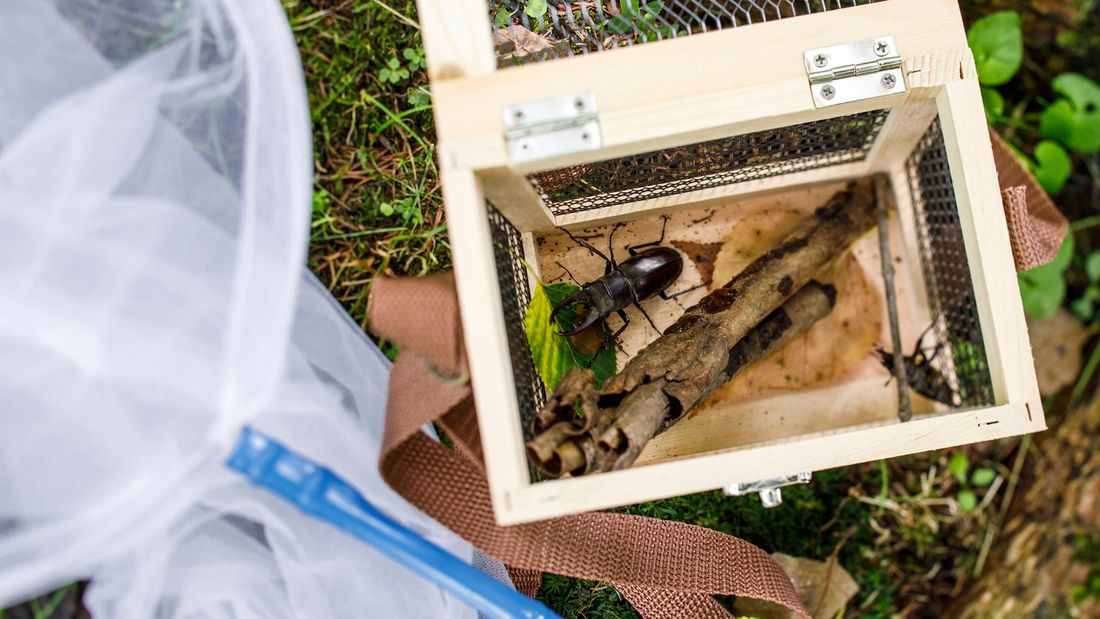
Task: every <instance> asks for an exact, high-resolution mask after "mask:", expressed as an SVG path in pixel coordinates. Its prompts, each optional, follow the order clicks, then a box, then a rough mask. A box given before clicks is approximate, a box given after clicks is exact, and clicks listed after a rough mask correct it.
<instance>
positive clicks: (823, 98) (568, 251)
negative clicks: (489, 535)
mask: <svg viewBox="0 0 1100 619" xmlns="http://www.w3.org/2000/svg"><path fill="white" fill-rule="evenodd" d="M500 4H501V3H499V2H494V3H492V5H491V6H489V5H487V4H486V2H485V0H420V2H419V9H420V21H421V25H422V32H423V37H424V44H425V48H426V52H427V56H428V64H429V73H430V76H431V80H432V84H431V90H432V98H433V101H434V107H435V115H436V121H437V132H438V137H439V143H438V144H439V145H438V154H439V162H440V172H441V177H442V183H443V194H444V199H445V202H446V209H447V221H448V225H449V227H450V238H451V243H452V249H453V253H454V265H455V275H456V278H457V283H458V290H459V296H460V302H461V308H462V314H463V320H464V329H465V337H466V344H467V350H468V355H469V360H470V366H471V374H472V381H473V388H474V395H475V398H476V403H477V408H478V415H479V421H480V426H481V434H482V439H483V443H484V450H485V462H486V468H487V471H488V476H489V482H490V485H491V488H492V495H493V504H494V508H495V511H496V517H497V520H498V521H499V522H500V523H502V524H511V523H520V522H527V521H532V520H537V519H542V518H548V517H553V516H558V515H562V514H568V513H574V512H580V511H585V510H594V509H602V508H609V507H615V506H621V505H626V504H632V503H637V502H641V501H648V500H653V499H660V498H664V497H669V496H674V495H682V494H687V493H693V492H700V491H704V490H711V489H715V488H721V487H725V486H727V485H729V484H731V483H735V482H737V483H748V482H755V481H758V480H766V479H772V478H779V477H783V476H789V475H795V474H798V473H803V472H812V471H819V470H822V469H827V468H831V467H837V466H843V465H850V464H855V463H860V462H867V461H871V460H875V459H880V458H889V457H894V456H900V455H903V454H909V453H914V452H919V451H925V450H932V449H941V448H946V447H951V446H955V445H961V444H966V443H972V442H976V441H985V440H989V439H995V438H1000V437H1006V436H1011V435H1018V434H1023V433H1030V432H1035V431H1038V430H1042V429H1043V428H1044V427H1045V424H1044V419H1043V410H1042V405H1041V402H1040V398H1039V393H1038V389H1037V385H1036V380H1035V372H1034V369H1033V367H1032V358H1031V352H1030V346H1029V343H1028V336H1027V330H1026V325H1025V322H1024V316H1023V310H1022V306H1021V302H1020V296H1019V292H1018V289H1017V284H1016V274H1015V270H1014V268H1013V260H1012V255H1011V249H1010V246H1009V239H1008V232H1007V228H1006V224H1005V216H1004V212H1003V210H1002V203H1001V198H1000V192H999V188H998V183H997V174H996V170H995V169H994V163H993V156H992V153H991V149H990V141H989V135H988V134H987V127H986V122H985V117H984V113H983V107H982V101H981V96H980V92H979V87H978V80H977V78H976V76H975V71H974V63H973V58H972V56H971V53H970V50H969V48H968V47H967V41H966V36H965V32H964V29H963V24H962V20H961V18H960V15H959V10H958V7H957V5H956V4H955V2H954V1H953V0H919V1H918V0H886V1H882V2H872V3H867V2H834V1H833V0H808V1H803V0H780V1H778V2H763V1H741V2H732V1H730V2H724V1H719V0H711V1H709V2H696V1H688V0H664V1H663V2H661V3H630V2H624V1H623V0H619V2H617V3H616V2H606V1H605V2H594V1H590V0H589V1H586V0H579V1H574V2H570V3H558V2H556V1H554V0H551V2H550V3H549V4H550V5H551V7H554V6H555V5H557V6H558V8H551V9H550V13H547V15H545V16H543V17H542V18H541V20H542V24H541V26H540V25H539V24H538V23H536V22H538V21H539V20H536V19H531V18H528V17H522V5H523V3H522V2H505V3H504V4H505V5H506V7H511V8H512V9H515V11H514V12H513V13H512V14H511V15H512V16H511V18H510V19H511V22H512V23H517V22H521V25H525V26H528V27H529V28H530V29H532V30H537V31H540V32H548V33H550V36H549V37H548V38H547V39H546V40H545V41H544V42H541V43H539V44H538V45H536V46H534V47H533V48H532V49H534V51H530V50H527V48H526V47H524V45H523V42H522V41H520V42H519V43H517V44H516V46H517V47H518V51H516V52H515V53H511V54H510V58H508V59H505V60H501V59H499V58H498V55H499V54H500V53H501V50H507V49H508V47H507V45H508V44H507V41H505V39H507V38H509V37H511V38H512V39H515V38H516V37H518V36H520V35H522V34H524V33H523V32H522V31H519V30H518V29H513V30H512V31H510V32H506V33H504V34H507V35H508V36H504V34H502V33H497V34H496V37H497V39H496V41H497V43H501V42H502V41H504V43H505V44H504V45H498V46H497V47H496V48H494V29H499V28H500V26H499V24H501V23H506V22H507V20H508V19H509V17H508V15H507V14H505V15H504V16H503V17H502V16H501V15H500V11H499V10H498V7H499V6H500ZM849 5H851V6H849ZM632 6H641V7H642V13H644V14H636V15H631V14H629V11H628V12H627V13H623V12H617V11H616V10H615V9H614V7H618V9H619V10H620V11H621V10H622V9H623V8H624V7H626V8H630V7H632ZM728 7H735V8H728ZM746 7H747V8H746ZM491 11H493V15H495V16H496V17H495V23H494V21H493V18H491V16H490V13H491ZM673 35H675V36H673ZM525 50H527V51H525ZM868 50H870V52H868ZM528 51H530V53H528ZM597 52H598V53H597ZM868 53H871V54H873V55H874V56H880V57H882V60H881V61H876V60H873V58H874V56H870V58H872V61H870V62H868V60H867V58H868V56H867V54H868ZM501 65H515V66H501ZM833 69H835V72H833V73H830V71H831V70H833ZM887 74H890V75H891V76H893V77H886V75H887ZM830 88H831V89H832V90H831V92H830V91H829V89H830ZM876 89H880V91H876ZM528 121H530V122H528ZM879 172H882V173H886V174H887V175H889V178H890V180H891V186H892V192H893V202H894V204H895V206H896V211H895V213H896V214H895V215H893V216H892V217H891V220H890V221H891V224H890V237H891V239H892V248H893V249H892V251H893V253H894V254H895V255H894V256H893V260H894V263H895V267H896V272H897V282H896V288H897V291H898V299H899V304H900V306H899V311H898V319H899V323H900V327H901V334H902V341H903V348H905V351H906V352H907V353H908V352H910V351H911V349H912V347H913V346H914V345H915V342H916V340H917V338H918V336H919V335H920V334H921V332H922V331H924V329H925V327H926V326H928V325H931V331H930V336H929V337H934V338H935V340H936V341H938V342H940V343H942V344H943V345H944V348H943V350H944V353H943V355H944V358H943V359H942V360H941V361H940V363H941V364H942V366H941V369H942V371H943V373H944V375H945V376H947V378H948V380H949V381H950V382H951V384H952V386H953V388H954V389H955V391H956V392H957V393H958V395H959V402H958V405H954V406H948V405H944V404H940V403H936V402H933V401H930V400H925V399H921V398H919V397H918V398H916V400H915V404H914V407H915V412H916V415H915V416H914V418H913V420H912V421H909V422H907V423H901V422H899V421H898V419H897V398H898V395H897V390H896V387H895V386H894V385H892V384H891V385H888V384H886V383H887V379H888V378H889V374H888V373H887V372H886V371H885V370H884V369H883V368H882V367H881V366H880V365H878V362H877V360H876V359H875V358H874V355H873V353H872V347H873V344H876V343H877V344H879V345H883V346H885V347H886V348H890V339H889V331H888V328H887V326H886V325H887V320H886V314H885V312H884V310H883V309H882V303H881V300H878V301H875V302H873V303H870V304H864V305H861V306H858V307H848V308H846V309H845V310H844V312H842V313H844V315H845V317H844V318H842V319H843V320H850V321H853V322H854V323H857V325H858V327H859V329H860V331H859V332H860V333H861V334H862V335H861V336H860V337H869V338H870V340H869V341H868V342H867V343H866V344H867V345H866V350H865V351H864V352H863V354H862V357H860V358H857V359H821V358H817V357H815V358H814V359H805V358H798V357H797V355H793V356H788V358H787V359H786V361H787V362H789V363H790V364H793V365H799V364H801V365H800V367H802V366H807V367H808V366H810V365H812V367H815V368H819V369H821V371H820V372H818V373H817V374H820V375H817V374H807V373H806V371H805V368H804V367H802V369H800V370H798V372H801V373H798V372H793V373H794V374H797V375H796V376H795V377H794V378H791V377H790V376H786V375H785V374H784V372H783V370H782V367H783V366H782V362H783V361H784V360H783V359H779V360H778V361H776V360H774V359H773V360H772V361H771V362H770V363H772V366H771V370H770V371H768V372H761V373H757V374H756V375H755V376H756V380H755V381H750V382H752V384H749V385H748V386H745V385H742V386H740V387H739V388H737V389H733V390H732V391H731V392H729V393H726V394H725V395H722V392H719V394H716V397H715V398H712V400H711V401H710V402H708V404H707V405H706V406H704V407H703V409H702V410H700V411H699V412H697V413H696V414H694V415H693V416H691V417H690V418H688V419H686V420H684V421H682V422H681V423H679V424H677V425H676V426H674V427H673V428H672V429H671V430H670V431H668V432H666V433H664V434H661V435H659V436H658V437H656V438H655V439H654V440H653V441H652V442H651V443H650V444H649V446H648V447H647V449H646V451H645V452H644V453H643V454H642V456H641V458H640V459H639V461H638V462H637V464H635V465H634V466H633V467H632V468H630V469H627V470H623V471H616V472H610V473H602V474H595V475H589V476H582V477H574V478H565V479H558V480H537V478H536V476H534V475H532V473H531V470H530V468H529V466H528V463H527V460H526V456H525V451H524V440H525V439H524V436H525V426H526V425H527V424H528V422H529V420H530V418H531V415H532V414H533V413H534V411H535V410H537V409H538V407H539V406H541V404H542V403H543V402H544V401H545V397H546V393H545V389H544V388H543V387H542V384H541V382H540V381H539V378H538V377H537V376H536V375H535V373H534V372H533V370H532V362H531V356H530V351H529V349H528V348H527V344H526V340H525V336H524V327H523V318H524V314H525V310H526V306H527V303H528V301H529V299H530V295H531V293H532V284H533V279H532V278H531V277H530V276H529V274H528V271H527V268H526V267H525V266H524V264H523V262H524V261H525V262H526V263H527V264H528V265H530V267H531V268H532V269H534V270H535V271H536V272H537V273H539V274H540V275H541V276H542V277H543V278H544V279H547V280H552V279H557V278H559V277H562V276H563V274H564V270H563V268H562V265H564V266H565V267H568V268H569V269H570V270H571V271H572V273H573V275H574V276H576V277H577V278H578V279H581V280H585V279H586V278H588V279H591V278H594V277H595V276H597V275H599V274H600V273H601V272H602V267H603V265H602V263H600V262H599V261H598V260H595V259H593V258H592V257H591V256H590V255H589V254H588V253H587V252H585V251H583V250H579V248H577V247H576V246H575V245H572V244H570V243H569V242H567V241H568V237H565V236H564V235H563V234H562V233H561V231H560V230H558V228H566V229H569V230H572V231H584V233H585V234H586V235H589V236H592V237H593V238H596V239H597V240H594V241H592V242H593V243H596V244H597V245H599V244H601V243H605V242H606V240H605V237H606V233H607V231H608V230H609V229H610V226H611V225H613V224H615V223H617V222H627V225H626V226H625V227H624V228H623V232H622V233H621V237H618V236H617V237H616V238H615V242H616V250H618V251H621V250H622V248H623V246H624V245H626V244H628V243H629V242H631V241H634V240H646V239H650V240H652V239H655V238H656V235H657V234H658V233H659V228H660V225H659V222H660V221H661V220H662V217H661V216H665V215H667V216H668V220H667V236H666V238H665V239H664V240H665V243H664V244H666V245H669V244H671V245H672V246H678V247H680V248H681V249H685V248H687V249H686V250H685V251H686V252H687V253H688V254H690V252H691V251H692V250H691V248H692V247H696V246H693V245H691V243H696V244H698V245H699V246H710V247H713V246H714V245H713V244H714V243H728V242H729V240H730V239H731V238H733V236H737V235H740V236H738V237H737V238H741V239H747V238H749V237H747V236H745V234H746V233H745V231H746V230H748V231H752V230H754V229H755V230H757V231H758V232H762V233H763V235H764V236H767V235H768V234H769V233H771V232H772V231H773V230H774V229H778V228H781V227H782V226H785V225H788V223H789V221H787V220H785V219H784V218H785V217H786V218H788V219H789V217H792V216H794V215H793V214H797V213H800V212H808V210H812V209H813V208H814V207H816V206H819V205H821V204H822V203H824V201H825V199H826V198H827V197H828V196H829V195H830V194H831V193H832V192H833V191H835V190H836V189H837V188H838V187H840V186H843V183H844V182H845V181H846V180H848V179H856V178H862V177H867V176H870V175H872V174H875V173H879ZM731 235H732V236H731ZM601 237H603V238H601ZM872 237H875V235H874V234H870V235H868V236H867V237H865V238H864V239H863V240H861V241H859V242H858V243H857V245H856V247H855V249H854V252H853V254H854V256H855V258H854V259H853V260H852V265H853V266H852V267H851V269H852V270H851V273H850V275H851V276H852V277H854V278H855V279H856V280H858V281H860V282H862V283H861V285H863V286H864V287H865V288H867V289H868V290H869V291H871V292H872V293H874V294H871V295H870V297H867V298H871V299H880V297H881V294H880V293H881V291H882V288H883V284H882V281H881V273H880V272H879V271H877V270H876V269H877V268H878V261H879V255H878V244H877V241H876V239H875V238H872ZM746 245H752V243H751V242H749V241H746ZM727 248H728V245H726V246H724V247H723V251H725V250H726V249H727ZM748 251H757V250H756V249H751V250H748ZM690 257H691V256H690V255H689V258H690ZM521 258H522V259H523V260H522V261H521V260H520V259H521ZM695 258H699V256H695ZM703 261H704V262H705V260H703ZM734 262H736V260H734ZM559 263H560V265H559ZM692 263H693V261H690V260H689V261H687V262H686V264H688V265H690V264H692ZM702 278H703V272H702V271H700V270H698V269H696V268H693V267H692V266H685V270H684V275H683V280H682V281H681V282H680V283H679V284H677V287H688V286H689V285H692V284H695V283H698V282H699V281H701V279H702ZM719 283H721V282H719ZM704 293H705V291H704V290H699V291H698V292H697V293H694V294H692V295H686V296H685V297H683V298H682V299H680V300H679V301H680V303H679V304H678V305H677V304H674V303H670V302H665V301H662V300H659V299H655V300H653V301H647V302H646V305H645V307H646V308H647V310H648V311H649V313H650V315H651V316H652V317H653V320H654V322H655V323H656V324H657V326H658V327H659V328H661V329H663V328H665V327H667V326H668V325H669V324H671V322H672V321H673V320H675V318H676V316H677V315H678V313H679V312H681V311H682V306H685V305H690V304H691V303H694V302H695V301H697V300H698V299H699V298H700V297H701V296H702V295H703V294H704ZM841 306H842V304H841V303H840V302H838V309H839V308H841ZM838 320H841V319H838ZM849 324H850V323H845V324H844V328H848V326H849ZM868 325H869V326H868ZM833 326H834V327H836V325H835V324H834V325H833ZM817 328H818V327H815V329H817ZM824 333H825V335H824V336H823V337H826V336H829V331H828V330H825V331H824ZM811 335H812V333H811ZM655 337H657V333H655V332H653V331H652V329H650V328H649V327H648V326H646V325H645V321H644V320H635V321H632V326H631V328H629V329H627V330H626V331H625V332H624V334H623V342H622V349H623V351H621V352H619V353H618V354H619V366H620V367H621V366H622V364H623V363H624V362H625V360H626V357H628V356H629V355H630V354H633V352H635V351H637V350H638V349H639V348H640V347H641V346H643V345H644V344H645V343H647V342H648V341H650V340H652V339H653V338H655ZM807 337H809V336H807ZM780 356H782V353H781V354H780ZM738 380H741V379H738ZM784 381H786V384H784ZM736 382H737V381H734V383H736ZM734 383H731V385H733V384H734ZM718 396H722V397H718Z"/></svg>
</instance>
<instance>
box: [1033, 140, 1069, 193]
mask: <svg viewBox="0 0 1100 619" xmlns="http://www.w3.org/2000/svg"><path fill="white" fill-rule="evenodd" d="M1028 167H1029V168H1031V173H1032V174H1034V175H1035V179H1036V180H1038V181H1039V184H1040V185H1042V186H1043V189H1044V190H1046V192H1047V193H1049V194H1056V193H1058V192H1060V191H1062V187H1064V186H1065V184H1066V181H1067V180H1069V174H1070V172H1071V171H1072V170H1073V160H1072V159H1070V157H1069V153H1067V152H1066V149H1064V148H1062V147H1061V146H1060V145H1059V144H1058V143H1057V142H1055V141H1053V140H1043V141H1042V142H1039V144H1038V145H1037V146H1036V147H1035V161H1033V162H1030V161H1029V162H1028Z"/></svg>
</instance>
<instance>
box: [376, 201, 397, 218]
mask: <svg viewBox="0 0 1100 619" xmlns="http://www.w3.org/2000/svg"><path fill="white" fill-rule="evenodd" d="M378 212H379V213H382V214H383V215H385V216H386V217H389V216H390V215H393V205H392V204H390V203H389V202H383V203H382V204H379V205H378Z"/></svg>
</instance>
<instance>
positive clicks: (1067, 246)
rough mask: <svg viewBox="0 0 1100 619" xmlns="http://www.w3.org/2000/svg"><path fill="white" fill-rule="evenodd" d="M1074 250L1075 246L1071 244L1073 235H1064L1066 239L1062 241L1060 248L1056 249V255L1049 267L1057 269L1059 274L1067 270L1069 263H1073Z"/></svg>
mask: <svg viewBox="0 0 1100 619" xmlns="http://www.w3.org/2000/svg"><path fill="white" fill-rule="evenodd" d="M1075 250H1076V246H1075V244H1074V242H1073V233H1072V232H1071V233H1069V234H1067V235H1066V239H1065V240H1064V241H1062V246H1061V247H1059V248H1058V254H1057V255H1055V256H1054V260H1051V261H1050V265H1052V266H1054V268H1056V269H1058V272H1059V273H1061V272H1063V271H1065V270H1066V269H1068V268H1069V265H1070V263H1072V262H1073V252H1074V251H1075Z"/></svg>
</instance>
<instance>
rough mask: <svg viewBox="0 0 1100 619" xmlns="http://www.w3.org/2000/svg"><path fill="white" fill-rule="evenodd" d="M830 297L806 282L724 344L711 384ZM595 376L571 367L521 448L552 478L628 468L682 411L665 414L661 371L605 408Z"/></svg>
mask: <svg viewBox="0 0 1100 619" xmlns="http://www.w3.org/2000/svg"><path fill="white" fill-rule="evenodd" d="M835 300H836V289H835V288H833V287H832V286H830V285H822V284H819V283H817V282H810V283H809V284H807V285H806V286H805V287H803V288H802V289H801V290H799V291H798V292H797V293H796V294H795V295H794V296H793V297H791V298H790V299H789V300H788V301H787V302H786V303H784V304H783V305H782V306H781V307H780V308H779V309H777V310H775V311H774V312H772V313H771V314H770V315H768V317H767V318H765V319H764V320H763V321H762V322H761V323H760V324H759V325H758V326H757V327H756V328H755V329H753V330H752V331H750V332H749V333H748V335H746V336H745V337H744V338H743V339H742V340H741V341H740V342H738V343H737V344H736V345H735V346H734V347H733V348H732V349H731V350H730V353H729V356H728V359H727V361H726V365H725V366H724V367H723V368H721V369H720V370H719V373H720V375H721V376H722V377H723V378H724V380H721V381H715V384H716V387H715V388H716V389H717V386H721V385H722V384H724V383H725V382H728V381H729V380H732V379H733V378H734V377H736V376H737V375H738V374H739V373H740V372H741V371H742V370H744V369H745V368H747V367H749V366H750V365H752V364H753V363H755V362H757V361H759V360H761V359H764V358H767V357H768V356H769V355H771V354H772V353H774V352H775V351H777V350H779V349H780V348H782V347H783V346H785V345H786V344H787V343H788V342H790V341H791V340H793V339H795V338H797V337H799V336H800V335H802V334H803V333H805V332H806V331H807V330H808V329H809V328H810V327H811V326H812V325H813V324H814V323H816V322H817V321H818V320H820V319H821V318H823V317H824V316H826V315H827V314H828V313H829V312H830V311H831V310H832V308H833V304H834V302H835ZM594 379H595V377H594V375H593V374H592V372H591V370H577V369H574V370H572V371H570V372H569V374H567V375H566V376H565V377H564V378H563V379H562V382H561V384H560V385H559V387H558V389H557V391H555V393H554V394H553V396H552V397H551V399H550V401H549V402H548V403H547V405H546V406H545V407H543V409H542V411H540V412H539V416H538V418H537V420H536V436H535V438H534V439H532V440H531V441H530V442H529V443H528V444H527V453H528V455H529V457H530V459H531V461H532V462H534V463H535V464H536V466H538V467H539V469H540V470H541V471H542V472H543V473H545V474H547V475H549V476H552V477H557V476H559V475H562V474H564V473H572V474H574V475H578V474H583V473H591V472H594V471H607V470H613V469H622V468H626V467H628V466H630V465H631V464H633V463H634V461H635V460H636V459H637V458H638V456H639V454H641V452H642V449H643V448H645V445H646V443H648V442H649V440H650V439H651V438H653V437H654V436H655V435H657V434H659V433H660V432H663V431H664V430H666V429H668V428H669V427H670V426H671V425H672V424H674V423H676V422H677V421H679V419H680V417H682V415H683V414H684V413H683V412H681V414H680V416H678V417H673V416H670V414H669V413H670V408H671V402H670V398H669V397H668V395H667V393H666V392H665V389H666V388H667V386H668V381H667V380H666V379H664V378H662V379H658V380H656V381H653V382H649V383H646V384H644V385H640V386H639V387H638V388H636V389H634V390H632V391H631V392H630V393H628V394H627V395H626V396H625V397H623V398H622V400H621V401H620V402H618V403H617V405H615V406H610V407H608V406H605V407H604V408H601V407H600V403H601V401H602V402H605V403H606V400H600V398H599V396H598V395H597V393H596V390H595V388H594V387H593V381H594ZM707 395H710V394H709V393H708V394H704V396H703V397H704V398H705V397H706V396H707ZM578 410H579V411H580V415H578V414H577V411H578ZM685 412H686V411H685Z"/></svg>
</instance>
